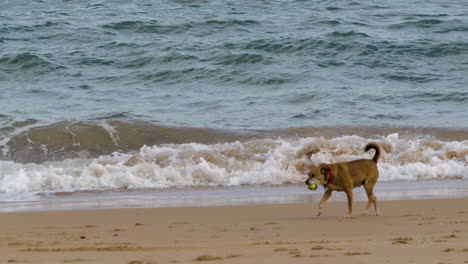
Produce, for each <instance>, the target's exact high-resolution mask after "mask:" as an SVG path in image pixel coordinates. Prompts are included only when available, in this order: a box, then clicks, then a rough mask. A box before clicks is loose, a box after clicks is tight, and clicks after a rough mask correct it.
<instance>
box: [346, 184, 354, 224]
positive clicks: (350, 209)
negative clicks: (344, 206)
mask: <svg viewBox="0 0 468 264" xmlns="http://www.w3.org/2000/svg"><path fill="white" fill-rule="evenodd" d="M345 192H346V195H347V196H348V214H347V215H345V218H350V217H351V214H352V213H353V189H352V188H348V189H345Z"/></svg>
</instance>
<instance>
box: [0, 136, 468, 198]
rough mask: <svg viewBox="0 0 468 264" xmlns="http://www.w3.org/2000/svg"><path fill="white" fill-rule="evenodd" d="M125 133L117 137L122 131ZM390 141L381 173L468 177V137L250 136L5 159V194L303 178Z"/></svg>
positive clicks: (1, 185)
mask: <svg viewBox="0 0 468 264" xmlns="http://www.w3.org/2000/svg"><path fill="white" fill-rule="evenodd" d="M115 140H117V138H115ZM370 141H376V142H378V143H379V144H380V145H381V146H382V152H383V153H382V155H381V158H380V160H379V164H378V166H379V170H380V180H382V181H392V180H429V179H468V166H467V161H468V140H461V141H444V140H440V139H436V138H434V137H430V136H423V137H408V136H406V135H404V134H401V135H400V134H399V133H392V134H389V135H387V136H374V137H373V138H366V137H362V136H357V135H352V136H337V137H332V138H325V137H291V138H281V137H279V138H278V137H277V138H271V137H270V138H264V137H263V138H262V137H257V138H252V139H249V138H248V137H246V138H242V139H241V140H236V141H232V142H220V143H213V144H209V143H193V142H191V143H180V144H157V145H151V146H150V145H143V146H142V147H141V148H139V149H138V150H136V151H128V152H114V153H112V154H109V155H99V156H97V157H95V158H66V159H63V160H60V161H46V162H43V163H40V164H35V163H28V164H22V163H19V162H15V161H12V160H4V161H0V193H24V192H59V191H76V190H99V189H118V188H185V187H194V186H240V185H272V184H287V183H302V182H303V181H304V180H305V177H306V176H305V175H306V173H307V170H308V168H310V167H311V166H314V165H318V164H320V163H332V162H342V161H350V160H355V159H360V158H365V159H370V158H372V156H373V153H372V151H369V152H368V153H364V146H365V145H366V144H367V143H368V142H370Z"/></svg>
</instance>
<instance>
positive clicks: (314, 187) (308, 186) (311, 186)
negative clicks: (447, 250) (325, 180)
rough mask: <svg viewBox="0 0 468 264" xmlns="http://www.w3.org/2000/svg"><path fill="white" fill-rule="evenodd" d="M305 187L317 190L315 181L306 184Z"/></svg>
mask: <svg viewBox="0 0 468 264" xmlns="http://www.w3.org/2000/svg"><path fill="white" fill-rule="evenodd" d="M307 188H309V190H312V191H315V190H317V184H315V183H312V184H309V185H307Z"/></svg>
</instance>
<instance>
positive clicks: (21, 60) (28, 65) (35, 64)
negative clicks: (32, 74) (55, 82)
mask: <svg viewBox="0 0 468 264" xmlns="http://www.w3.org/2000/svg"><path fill="white" fill-rule="evenodd" d="M0 68H3V69H4V70H5V71H6V72H8V73H13V72H16V71H19V72H24V71H36V72H37V73H45V72H49V71H54V70H58V69H65V67H63V66H60V65H57V64H54V63H52V62H50V61H48V60H46V59H45V58H43V57H41V56H38V55H35V54H31V53H28V52H26V53H21V54H17V55H12V56H5V57H1V58H0Z"/></svg>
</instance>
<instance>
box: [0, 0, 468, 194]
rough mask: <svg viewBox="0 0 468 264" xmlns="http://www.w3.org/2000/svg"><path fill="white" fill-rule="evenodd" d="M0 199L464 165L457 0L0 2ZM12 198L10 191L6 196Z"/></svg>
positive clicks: (461, 4)
mask: <svg viewBox="0 0 468 264" xmlns="http://www.w3.org/2000/svg"><path fill="white" fill-rule="evenodd" d="M0 10H1V11H0V198H3V199H7V200H9V201H10V200H11V199H10V198H11V197H17V198H15V199H17V200H19V201H22V200H28V199H36V198H31V197H37V195H36V194H40V193H60V192H76V191H88V190H94V191H95V190H116V189H119V190H120V189H147V188H149V189H152V190H161V189H167V188H176V189H177V188H189V187H207V186H209V187H213V186H224V187H230V186H231V187H232V186H259V185H262V186H263V185H271V184H274V185H281V184H296V183H301V182H303V180H304V177H305V176H304V175H305V173H306V171H307V168H308V166H312V165H317V164H319V163H322V162H338V161H347V160H353V159H357V158H370V157H371V156H372V153H364V150H363V148H364V146H365V144H366V143H367V142H370V141H376V142H378V143H380V144H381V145H382V147H383V154H382V157H381V160H380V162H379V169H380V172H381V178H380V180H381V181H400V180H404V181H408V180H410V181H426V180H448V179H449V180H454V179H465V180H466V179H468V165H467V163H468V114H467V113H468V5H467V4H466V1H462V0H455V1H448V0H442V1H412V2H408V1H401V0H392V1H375V0H374V1H371V0H366V1H302V0H295V1H284V0H273V1H260V0H258V1H257V0H256V1H230V0H227V1H208V0H166V1H163V0H159V1H158V0H154V1H151V0H136V1H131V2H129V1H102V0H96V1H76V0H32V1H28V3H24V1H17V0H6V1H1V2H0ZM13 200H14V199H13Z"/></svg>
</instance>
